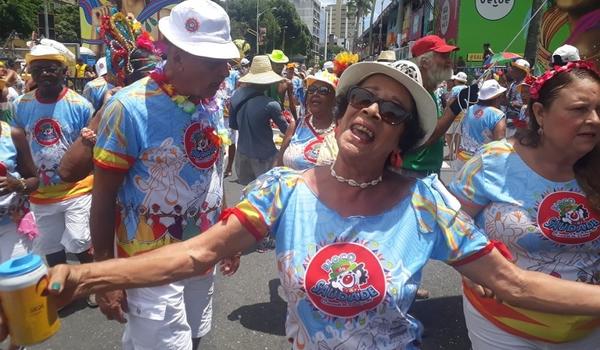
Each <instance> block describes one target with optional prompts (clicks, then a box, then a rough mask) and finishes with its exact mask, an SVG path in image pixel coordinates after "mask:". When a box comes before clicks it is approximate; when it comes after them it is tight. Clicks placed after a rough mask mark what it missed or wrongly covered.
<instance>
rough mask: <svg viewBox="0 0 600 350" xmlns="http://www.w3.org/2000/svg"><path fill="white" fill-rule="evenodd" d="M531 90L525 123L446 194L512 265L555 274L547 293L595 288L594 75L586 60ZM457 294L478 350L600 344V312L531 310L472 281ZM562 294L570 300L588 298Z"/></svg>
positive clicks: (597, 148) (597, 140) (565, 349)
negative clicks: (502, 248)
mask: <svg viewBox="0 0 600 350" xmlns="http://www.w3.org/2000/svg"><path fill="white" fill-rule="evenodd" d="M530 94H531V100H530V101H529V112H530V120H529V127H528V128H527V129H525V130H523V131H521V132H520V133H517V135H516V137H514V138H509V139H504V140H500V141H495V142H491V143H489V144H487V145H485V146H484V147H483V148H482V149H481V150H480V151H479V152H478V153H477V154H476V155H475V156H474V157H473V158H472V159H471V160H469V161H468V162H467V163H466V164H465V166H464V167H463V168H462V170H461V172H460V173H459V174H458V175H457V177H456V179H454V180H453V182H452V183H451V184H450V190H451V191H452V192H453V193H454V194H456V196H457V197H458V199H459V200H460V202H461V204H462V208H463V210H464V211H465V212H466V213H468V214H469V215H471V216H472V217H473V218H475V222H476V223H477V226H478V227H479V228H480V229H481V230H482V231H484V233H485V234H486V235H487V236H488V237H489V238H490V239H496V240H499V241H501V242H503V243H504V244H506V246H507V247H508V248H509V249H510V252H511V253H512V255H513V257H514V258H513V259H512V261H513V262H514V264H515V265H516V266H518V267H520V268H522V269H527V270H530V271H538V272H540V273H542V274H545V275H547V276H552V277H553V278H555V280H556V282H555V283H557V284H556V285H554V286H552V287H550V288H552V290H553V293H559V294H562V293H565V292H566V289H562V288H563V287H564V286H565V284H564V283H566V282H565V281H576V282H578V283H579V284H580V285H584V286H585V287H586V288H587V287H589V286H590V285H595V286H593V287H592V288H595V289H596V290H598V289H600V286H598V284H600V267H599V262H600V261H599V260H598V251H599V249H600V241H599V240H598V237H599V236H600V179H599V177H598V174H599V173H600V118H599V114H600V74H599V73H598V72H597V71H595V70H594V69H593V66H592V63H588V62H570V63H568V64H567V65H566V66H564V67H555V68H554V69H553V70H552V71H549V72H547V73H546V74H544V75H543V76H542V77H541V78H538V79H537V80H536V81H535V82H534V83H533V84H532V86H531V88H530ZM558 283H560V284H561V285H560V286H559V285H558ZM571 283H572V282H571ZM534 292H535V293H537V297H538V298H540V299H543V298H544V296H543V295H544V294H545V293H546V291H544V290H542V289H539V290H536V291H534ZM463 293H464V299H463V300H464V303H463V306H464V312H465V320H466V323H467V328H468V330H469V338H470V339H471V343H472V345H473V349H475V350H487V349H494V350H508V349H510V350H513V349H531V350H541V349H544V350H558V349H561V350H579V349H598V348H599V344H600V318H599V317H598V316H600V315H599V314H598V313H589V314H588V313H582V314H579V315H577V314H575V315H568V314H567V313H563V312H556V310H555V311H551V313H546V312H536V311H533V310H532V309H534V308H533V307H532V305H528V304H521V305H517V306H519V307H515V305H509V304H507V303H501V302H498V301H497V300H494V299H493V298H490V296H492V295H493V294H492V293H491V292H490V291H486V290H485V289H484V288H481V286H475V285H473V284H471V283H466V284H465V286H464V288H463ZM564 296H565V298H566V300H565V301H566V302H573V303H579V302H583V303H585V302H587V298H588V297H589V296H586V295H584V294H581V293H580V292H577V291H575V292H574V293H572V294H571V293H570V294H566V293H565V294H564ZM499 299H502V298H499ZM538 300H539V299H538ZM547 311H550V310H547Z"/></svg>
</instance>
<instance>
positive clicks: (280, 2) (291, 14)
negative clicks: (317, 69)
mask: <svg viewBox="0 0 600 350" xmlns="http://www.w3.org/2000/svg"><path fill="white" fill-rule="evenodd" d="M227 10H228V11H227V13H228V14H229V18H230V20H231V36H232V37H233V38H234V39H238V38H240V39H242V38H243V39H246V41H247V42H249V43H251V44H252V51H253V52H254V53H256V47H255V46H256V37H255V36H254V31H256V0H236V1H228V3H227ZM263 11H264V12H263ZM258 12H259V13H262V15H261V16H260V18H259V21H258V23H259V27H265V28H267V35H266V38H265V42H264V43H263V44H262V45H261V47H260V53H261V54H262V53H267V52H271V50H273V49H282V48H283V47H282V46H283V45H285V50H284V51H285V53H286V55H288V56H292V55H297V54H301V55H306V54H307V52H309V51H310V47H311V43H312V36H311V35H310V31H309V30H308V28H307V27H306V25H304V23H303V22H302V20H301V19H300V17H299V16H298V12H297V11H296V8H295V7H294V5H292V4H291V3H290V2H289V1H288V0H260V2H259V8H258ZM284 32H285V33H284ZM284 34H285V39H284V37H283V36H284Z"/></svg>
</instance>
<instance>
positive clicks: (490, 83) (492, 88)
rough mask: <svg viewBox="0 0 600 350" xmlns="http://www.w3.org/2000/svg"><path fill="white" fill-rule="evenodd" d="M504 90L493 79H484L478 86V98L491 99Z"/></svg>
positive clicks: (504, 89)
mask: <svg viewBox="0 0 600 350" xmlns="http://www.w3.org/2000/svg"><path fill="white" fill-rule="evenodd" d="M505 91H506V88H505V87H502V86H501V85H500V84H499V83H498V82H497V81H496V80H495V79H490V80H486V81H484V82H483V84H481V87H480V88H479V96H478V97H479V99H480V100H482V101H487V100H491V99H493V98H496V97H498V96H499V95H500V94H503V93H504V92H505Z"/></svg>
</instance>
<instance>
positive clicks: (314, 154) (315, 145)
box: [304, 138, 323, 164]
mask: <svg viewBox="0 0 600 350" xmlns="http://www.w3.org/2000/svg"><path fill="white" fill-rule="evenodd" d="M322 144H323V139H321V138H317V139H316V140H313V141H311V142H310V143H309V144H308V145H306V147H304V158H306V160H308V161H309V162H311V163H313V164H316V163H317V158H318V157H319V150H320V149H321V145H322Z"/></svg>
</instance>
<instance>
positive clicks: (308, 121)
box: [306, 115, 335, 135]
mask: <svg viewBox="0 0 600 350" xmlns="http://www.w3.org/2000/svg"><path fill="white" fill-rule="evenodd" d="M312 120H313V116H312V115H311V116H310V118H308V119H307V120H306V122H307V123H308V125H310V127H311V128H312V129H313V130H314V131H315V132H316V133H317V134H319V135H325V134H329V133H330V132H332V131H333V128H335V121H333V120H332V121H331V124H330V125H329V126H328V127H326V128H325V129H317V128H316V127H315V126H314V125H313V123H312Z"/></svg>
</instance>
